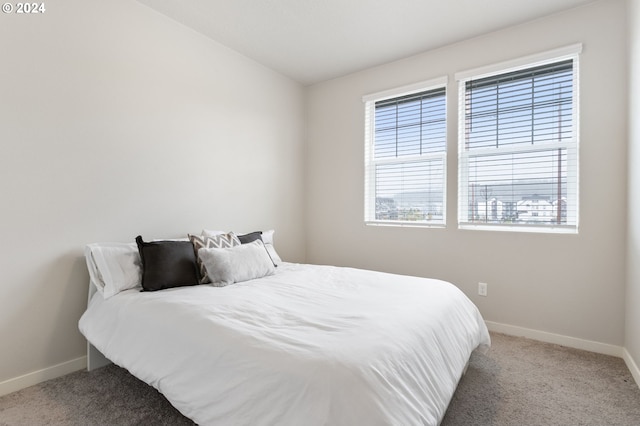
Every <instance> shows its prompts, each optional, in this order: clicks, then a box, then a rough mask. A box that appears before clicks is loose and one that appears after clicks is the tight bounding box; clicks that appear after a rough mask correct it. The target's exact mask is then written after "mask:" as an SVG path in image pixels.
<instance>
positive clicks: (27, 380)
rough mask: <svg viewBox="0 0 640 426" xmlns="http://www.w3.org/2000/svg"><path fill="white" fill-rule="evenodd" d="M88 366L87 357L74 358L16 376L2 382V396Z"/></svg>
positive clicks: (0, 388)
mask: <svg viewBox="0 0 640 426" xmlns="http://www.w3.org/2000/svg"><path fill="white" fill-rule="evenodd" d="M86 367H87V357H86V356H82V357H80V358H76V359H72V360H71V361H67V362H63V363H61V364H58V365H54V366H52V367H47V368H43V369H42V370H38V371H34V372H32V373H27V374H25V375H22V376H19V377H15V378H13V379H9V380H5V381H4V382H0V396H3V395H7V394H9V393H12V392H16V391H19V390H20V389H24V388H28V387H29V386H33V385H37V384H38V383H42V382H44V381H47V380H51V379H55V378H56V377H61V376H64V375H67V374H69V373H73V372H74V371H78V370H82V369H85V368H86Z"/></svg>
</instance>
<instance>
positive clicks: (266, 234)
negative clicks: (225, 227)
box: [202, 229, 282, 266]
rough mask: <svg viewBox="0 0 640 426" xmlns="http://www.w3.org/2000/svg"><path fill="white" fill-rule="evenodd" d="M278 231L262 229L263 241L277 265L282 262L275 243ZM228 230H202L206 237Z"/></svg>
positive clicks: (224, 232)
mask: <svg viewBox="0 0 640 426" xmlns="http://www.w3.org/2000/svg"><path fill="white" fill-rule="evenodd" d="M275 232H276V231H275V230H273V229H269V230H268V231H262V235H261V237H262V241H263V242H264V245H265V247H266V248H267V252H268V253H269V257H271V260H272V261H273V264H274V265H275V266H278V265H279V264H281V263H282V259H281V258H280V256H279V255H278V253H277V252H276V248H275V247H274V245H273V234H274V233H275ZM226 233H227V231H217V230H211V229H203V230H202V236H204V237H215V236H216V235H220V234H226ZM238 235H242V234H238Z"/></svg>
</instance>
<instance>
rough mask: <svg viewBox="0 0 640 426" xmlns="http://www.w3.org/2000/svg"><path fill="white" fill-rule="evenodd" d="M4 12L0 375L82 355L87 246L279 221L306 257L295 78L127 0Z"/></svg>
mask: <svg viewBox="0 0 640 426" xmlns="http://www.w3.org/2000/svg"><path fill="white" fill-rule="evenodd" d="M46 7H47V11H46V13H45V14H44V15H41V16H35V15H34V16H19V15H4V14H3V16H1V17H0V21H1V23H0V52H2V57H1V58H0V61H1V66H0V147H1V152H0V188H1V189H0V194H2V201H1V203H2V209H1V211H2V220H1V221H0V235H1V236H2V238H1V239H0V247H1V253H2V256H0V270H1V271H2V279H1V280H0V342H2V343H1V345H0V346H1V349H0V383H2V382H3V381H5V380H8V379H10V378H15V377H18V376H20V375H22V374H25V373H31V372H33V371H36V370H39V369H43V368H47V367H51V366H53V365H56V364H58V363H63V362H66V361H69V360H71V359H74V358H77V357H81V356H83V355H84V354H85V346H84V345H85V341H84V339H83V338H82V336H81V335H80V333H79V332H78V328H77V322H78V319H79V318H80V315H81V314H82V312H83V310H84V308H85V307H86V296H87V283H88V274H87V271H86V267H85V265H84V260H83V257H82V250H83V246H84V245H85V244H86V243H89V242H97V241H133V239H134V237H135V236H136V235H137V234H142V235H143V237H145V238H148V239H151V238H163V237H181V236H186V233H187V232H196V233H198V232H200V231H201V230H202V228H204V227H208V228H220V227H223V228H232V229H235V230H238V231H253V230H256V229H266V228H275V229H276V235H275V237H276V247H277V248H278V251H279V252H280V254H281V255H282V256H283V258H285V259H288V260H295V261H302V260H304V258H305V253H304V229H303V219H304V214H303V208H304V203H303V201H302V200H303V197H304V192H303V184H304V180H303V173H304V169H303V167H304V166H303V164H304V89H303V87H301V86H300V85H298V84H297V83H294V82H292V81H291V80H289V79H287V78H285V77H282V76H281V75H279V74H277V73H275V72H273V71H271V70H269V69H267V68H265V67H264V66H262V65H260V64H257V63H255V62H253V61H251V60H248V59H247V58H245V57H243V56H241V55H239V54H237V53H235V52H233V51H231V50H229V49H228V48H226V47H223V46H222V45H219V44H217V43H215V42H212V41H211V40H209V39H206V38H205V37H203V36H201V35H200V34H198V33H196V32H194V31H192V30H189V29H187V28H186V27H184V26H182V25H180V24H177V23H175V22H173V21H171V20H169V19H167V18H166V17H164V16H162V15H160V14H158V13H156V12H154V11H152V10H151V9H148V8H147V7H146V6H143V5H141V4H139V3H137V2H134V1H130V0H115V1H86V0H65V1H53V2H47V3H46Z"/></svg>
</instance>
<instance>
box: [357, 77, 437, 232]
mask: <svg viewBox="0 0 640 426" xmlns="http://www.w3.org/2000/svg"><path fill="white" fill-rule="evenodd" d="M448 81H449V79H448V76H444V77H439V78H434V79H430V80H426V81H421V82H418V83H414V84H410V85H406V86H402V87H398V88H395V89H389V90H385V91H382V92H377V93H372V94H369V95H366V96H363V97H362V101H363V102H364V104H365V105H364V106H365V120H364V121H365V137H364V142H365V147H364V160H365V161H364V163H365V164H364V222H365V225H373V226H396V227H421V228H444V227H446V224H447V145H448V127H447V126H448V121H449V116H448V115H449V114H448V111H447V109H448V108H447V105H448V96H449V93H448ZM437 89H444V114H445V134H444V137H445V141H444V146H445V148H444V151H443V152H442V153H427V154H416V155H406V156H400V157H392V158H380V159H376V158H375V108H376V102H380V101H384V100H389V99H393V98H401V97H403V96H407V95H411V94H416V93H420V92H425V91H429V90H437ZM429 159H442V170H443V171H442V179H443V183H442V192H443V195H442V221H434V222H428V221H407V220H379V219H376V218H375V215H376V166H378V165H385V164H402V163H413V162H419V161H424V160H429Z"/></svg>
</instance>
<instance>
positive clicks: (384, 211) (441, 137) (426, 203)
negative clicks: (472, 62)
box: [365, 83, 446, 226]
mask: <svg viewBox="0 0 640 426" xmlns="http://www.w3.org/2000/svg"><path fill="white" fill-rule="evenodd" d="M399 91H402V92H404V93H402V94H401V95H398V96H393V95H391V96H390V95H389V93H386V94H385V95H386V96H376V95H371V96H369V97H366V98H365V111H366V112H365V117H366V119H365V122H366V124H365V125H366V132H365V133H366V147H365V222H366V223H369V224H395V225H402V224H409V225H436V226H442V225H444V223H445V216H446V215H445V198H444V197H445V192H446V190H445V188H446V185H445V170H446V89H445V86H444V83H442V84H441V85H440V86H439V87H428V88H425V87H424V86H423V87H422V90H413V91H411V92H410V93H406V91H405V90H399Z"/></svg>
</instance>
